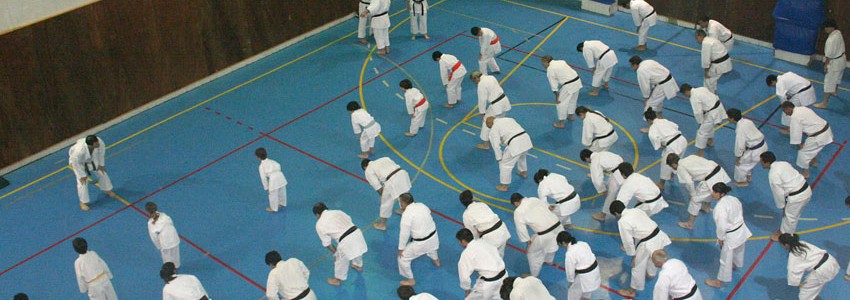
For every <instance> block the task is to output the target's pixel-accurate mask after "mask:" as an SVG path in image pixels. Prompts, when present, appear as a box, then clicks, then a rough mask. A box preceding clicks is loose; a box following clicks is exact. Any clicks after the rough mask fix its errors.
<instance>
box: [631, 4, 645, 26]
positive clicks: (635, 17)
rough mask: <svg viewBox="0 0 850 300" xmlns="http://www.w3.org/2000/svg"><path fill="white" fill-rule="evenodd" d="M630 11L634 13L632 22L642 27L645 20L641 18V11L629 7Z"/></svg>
mask: <svg viewBox="0 0 850 300" xmlns="http://www.w3.org/2000/svg"><path fill="white" fill-rule="evenodd" d="M629 10H631V12H632V21H634V22H635V26H640V23H642V22H643V19H641V17H640V9H639V8H637V7H629Z"/></svg>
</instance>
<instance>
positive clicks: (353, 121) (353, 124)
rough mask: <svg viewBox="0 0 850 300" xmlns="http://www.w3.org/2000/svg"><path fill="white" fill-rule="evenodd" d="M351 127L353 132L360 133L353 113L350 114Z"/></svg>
mask: <svg viewBox="0 0 850 300" xmlns="http://www.w3.org/2000/svg"><path fill="white" fill-rule="evenodd" d="M351 127H353V128H354V134H360V131H361V129H360V125H357V118H355V117H354V114H351Z"/></svg>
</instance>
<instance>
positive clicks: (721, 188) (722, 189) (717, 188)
mask: <svg viewBox="0 0 850 300" xmlns="http://www.w3.org/2000/svg"><path fill="white" fill-rule="evenodd" d="M711 190H712V191H714V192H715V193H721V194H724V195H726V194H729V192H731V191H732V188H731V187H729V186H728V185H726V184H725V183H722V182H718V183H715V184H714V185H713V186H711Z"/></svg>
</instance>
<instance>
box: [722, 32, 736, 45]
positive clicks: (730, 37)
mask: <svg viewBox="0 0 850 300" xmlns="http://www.w3.org/2000/svg"><path fill="white" fill-rule="evenodd" d="M733 37H735V36H734V35H731V34H730V35H729V38H728V39H726V40H725V41H723V43H724V44H725V43H726V42H728V41H731V40H732V38H733Z"/></svg>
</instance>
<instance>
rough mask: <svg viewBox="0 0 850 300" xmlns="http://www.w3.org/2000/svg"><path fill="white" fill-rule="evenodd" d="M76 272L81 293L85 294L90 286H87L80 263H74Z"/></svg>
mask: <svg viewBox="0 0 850 300" xmlns="http://www.w3.org/2000/svg"><path fill="white" fill-rule="evenodd" d="M74 271H75V272H76V273H77V286H79V287H80V293H83V294H85V293H86V292H87V291H88V290H89V285H88V284H86V279H85V278H83V275H82V270H80V263H79V261H76V262H75V263H74Z"/></svg>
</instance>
